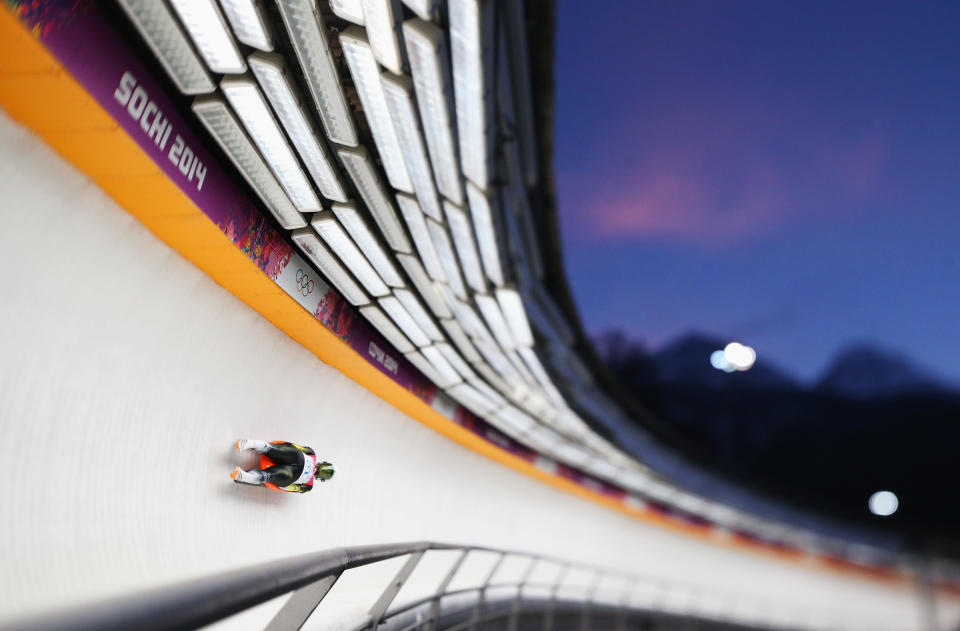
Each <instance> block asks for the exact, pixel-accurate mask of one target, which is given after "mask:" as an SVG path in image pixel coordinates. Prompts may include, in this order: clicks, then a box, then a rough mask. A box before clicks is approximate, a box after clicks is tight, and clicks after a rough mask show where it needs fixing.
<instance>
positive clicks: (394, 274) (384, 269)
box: [332, 202, 406, 287]
mask: <svg viewBox="0 0 960 631" xmlns="http://www.w3.org/2000/svg"><path fill="white" fill-rule="evenodd" d="M332 208H333V214H334V215H336V216H337V220H338V221H339V222H340V225H341V226H343V227H344V228H346V230H347V232H348V233H349V234H350V237H351V238H352V239H353V242H354V243H356V244H357V247H359V248H360V251H361V252H363V254H364V256H366V257H367V260H368V261H370V264H371V265H373V267H374V269H376V270H377V273H378V274H380V278H382V279H383V282H385V283H386V284H387V285H389V286H390V287H406V284H405V283H404V282H403V279H402V278H401V277H400V273H399V272H398V271H397V268H396V266H394V264H393V261H392V260H391V258H390V256H389V255H388V254H387V252H386V250H384V249H383V248H382V247H381V246H380V242H379V241H377V237H376V236H374V233H373V231H372V230H371V229H370V227H369V226H368V225H367V222H366V220H365V219H364V218H363V217H362V216H361V215H360V211H358V210H357V206H356V204H354V203H353V202H349V203H346V204H334V205H333V207H332Z"/></svg>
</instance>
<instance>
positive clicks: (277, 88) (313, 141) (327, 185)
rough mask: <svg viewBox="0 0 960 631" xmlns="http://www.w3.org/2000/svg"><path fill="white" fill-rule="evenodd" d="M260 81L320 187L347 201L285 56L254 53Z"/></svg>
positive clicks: (252, 65) (253, 67) (329, 195)
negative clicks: (289, 74) (294, 82)
mask: <svg viewBox="0 0 960 631" xmlns="http://www.w3.org/2000/svg"><path fill="white" fill-rule="evenodd" d="M249 62H250V69H251V70H253V74H254V76H256V77H257V82H258V83H259V84H260V87H261V88H262V89H263V92H264V94H266V95H267V100H268V101H270V105H271V106H273V111H274V112H276V115H277V118H279V119H280V122H281V123H283V128H284V129H285V130H286V131H287V136H289V138H290V140H291V141H292V142H293V146H294V147H296V149H297V153H298V154H299V155H300V158H301V159H302V160H303V163H304V164H305V165H306V166H307V171H309V172H310V176H311V177H312V178H313V181H314V182H315V183H316V185H317V188H319V189H320V192H321V193H322V194H323V196H324V197H326V198H327V199H332V200H335V201H339V202H345V201H347V194H346V192H345V191H344V188H343V184H342V183H341V182H340V177H339V175H338V174H337V172H336V169H335V167H334V165H333V162H332V161H331V159H330V154H329V153H328V151H327V148H326V147H325V146H324V145H323V144H322V141H321V140H319V138H320V136H319V135H318V134H317V133H316V131H315V130H314V129H313V124H312V123H311V122H310V119H309V118H308V116H307V113H306V112H305V111H304V110H303V107H302V105H301V102H300V99H299V98H298V96H297V93H296V91H295V88H294V86H293V83H292V81H291V80H290V79H289V77H288V73H287V70H286V65H285V64H284V62H283V57H281V56H280V55H274V54H272V53H254V54H253V55H251V56H250V58H249Z"/></svg>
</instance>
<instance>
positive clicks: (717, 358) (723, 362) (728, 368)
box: [710, 351, 736, 372]
mask: <svg viewBox="0 0 960 631" xmlns="http://www.w3.org/2000/svg"><path fill="white" fill-rule="evenodd" d="M710 365H711V366H713V367H714V368H716V369H717V370H722V371H724V372H733V371H734V370H736V368H734V367H733V364H731V363H730V362H729V361H727V356H726V355H724V353H723V351H713V352H712V353H710Z"/></svg>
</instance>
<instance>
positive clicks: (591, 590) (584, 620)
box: [580, 570, 603, 631]
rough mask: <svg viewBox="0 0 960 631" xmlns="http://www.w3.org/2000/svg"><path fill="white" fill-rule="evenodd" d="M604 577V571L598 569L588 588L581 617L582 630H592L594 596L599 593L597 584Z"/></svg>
mask: <svg viewBox="0 0 960 631" xmlns="http://www.w3.org/2000/svg"><path fill="white" fill-rule="evenodd" d="M602 579H603V571H602V570H597V571H596V575H595V576H594V577H593V582H592V583H590V587H588V588H587V593H586V595H585V597H584V599H583V611H582V612H581V617H580V631H590V613H591V609H592V607H593V598H594V596H595V595H596V593H597V585H599V584H600V581H601V580H602Z"/></svg>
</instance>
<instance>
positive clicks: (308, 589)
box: [265, 572, 341, 631]
mask: <svg viewBox="0 0 960 631" xmlns="http://www.w3.org/2000/svg"><path fill="white" fill-rule="evenodd" d="M340 574H341V572H337V573H336V574H332V575H330V576H325V577H324V578H321V579H320V580H319V581H316V582H314V583H310V584H309V585H304V586H303V587H301V588H300V589H298V590H297V591H295V592H293V595H292V596H291V597H290V599H289V600H288V601H287V602H286V604H284V605H283V607H282V608H281V609H280V611H278V612H277V615H275V616H274V617H273V620H271V621H270V624H268V625H267V626H266V629H265V631H291V630H292V631H296V630H297V629H299V628H300V627H302V626H303V623H304V622H306V621H307V618H309V617H310V614H312V613H313V611H314V610H315V609H316V608H317V605H319V604H320V601H321V600H323V598H324V596H326V595H327V593H328V592H329V591H330V588H331V587H333V584H334V583H336V582H337V579H338V578H340Z"/></svg>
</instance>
